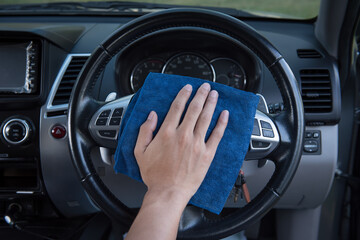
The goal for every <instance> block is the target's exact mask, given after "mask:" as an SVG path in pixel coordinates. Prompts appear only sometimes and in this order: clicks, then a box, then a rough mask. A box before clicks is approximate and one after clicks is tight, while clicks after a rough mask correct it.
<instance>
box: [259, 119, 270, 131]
mask: <svg viewBox="0 0 360 240" xmlns="http://www.w3.org/2000/svg"><path fill="white" fill-rule="evenodd" d="M260 124H261V127H262V128H266V129H272V127H271V125H270V123H268V122H265V121H262V120H260Z"/></svg>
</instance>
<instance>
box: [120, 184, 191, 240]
mask: <svg viewBox="0 0 360 240" xmlns="http://www.w3.org/2000/svg"><path fill="white" fill-rule="evenodd" d="M189 199H190V197H189V196H187V194H183V193H180V192H177V191H176V190H168V191H156V190H153V191H148V192H147V193H146V195H145V197H144V200H143V204H142V206H141V209H140V212H139V214H138V215H137V217H136V219H135V221H134V223H133V225H132V226H131V228H130V231H129V233H128V235H127V237H126V240H134V239H136V240H137V239H160V240H162V239H176V235H177V231H178V226H179V221H180V218H181V214H182V212H183V211H184V209H185V207H186V204H187V202H188V201H189Z"/></svg>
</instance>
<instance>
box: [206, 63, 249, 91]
mask: <svg viewBox="0 0 360 240" xmlns="http://www.w3.org/2000/svg"><path fill="white" fill-rule="evenodd" d="M211 64H212V65H213V67H214V69H215V73H216V82H218V83H222V84H225V85H228V86H231V87H234V88H237V89H242V90H244V89H245V86H246V74H245V71H244V69H243V68H242V67H241V66H240V65H239V64H238V63H237V62H235V61H234V60H232V59H230V58H217V59H214V60H212V61H211Z"/></svg>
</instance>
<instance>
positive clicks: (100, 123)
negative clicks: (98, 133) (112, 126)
mask: <svg viewBox="0 0 360 240" xmlns="http://www.w3.org/2000/svg"><path fill="white" fill-rule="evenodd" d="M106 122H107V118H99V119H98V120H96V126H104V125H106Z"/></svg>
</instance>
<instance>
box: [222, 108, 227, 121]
mask: <svg viewBox="0 0 360 240" xmlns="http://www.w3.org/2000/svg"><path fill="white" fill-rule="evenodd" d="M222 114H223V120H224V121H226V122H227V121H228V120H229V111H228V110H224V111H223V113H222Z"/></svg>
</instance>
